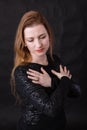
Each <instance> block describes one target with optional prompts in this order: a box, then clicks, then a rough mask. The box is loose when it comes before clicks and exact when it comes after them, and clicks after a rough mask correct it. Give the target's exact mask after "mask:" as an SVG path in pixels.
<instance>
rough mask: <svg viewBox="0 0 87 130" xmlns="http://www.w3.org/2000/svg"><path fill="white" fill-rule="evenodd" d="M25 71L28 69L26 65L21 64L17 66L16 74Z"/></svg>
mask: <svg viewBox="0 0 87 130" xmlns="http://www.w3.org/2000/svg"><path fill="white" fill-rule="evenodd" d="M24 71H26V65H19V66H17V67H16V68H15V70H14V74H17V73H22V72H24Z"/></svg>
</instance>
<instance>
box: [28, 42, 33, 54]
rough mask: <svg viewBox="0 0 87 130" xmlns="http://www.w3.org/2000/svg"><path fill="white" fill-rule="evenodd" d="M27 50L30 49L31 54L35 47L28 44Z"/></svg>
mask: <svg viewBox="0 0 87 130" xmlns="http://www.w3.org/2000/svg"><path fill="white" fill-rule="evenodd" d="M27 48H28V50H29V51H30V52H31V51H32V50H33V49H34V47H33V46H31V45H28V44H27Z"/></svg>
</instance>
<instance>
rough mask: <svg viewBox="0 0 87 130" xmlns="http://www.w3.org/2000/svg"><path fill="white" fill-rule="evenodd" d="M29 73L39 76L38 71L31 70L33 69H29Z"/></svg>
mask: <svg viewBox="0 0 87 130" xmlns="http://www.w3.org/2000/svg"><path fill="white" fill-rule="evenodd" d="M29 72H32V73H35V74H37V75H39V74H40V73H39V72H38V71H36V70H33V69H29Z"/></svg>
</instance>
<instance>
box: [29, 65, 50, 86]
mask: <svg viewBox="0 0 87 130" xmlns="http://www.w3.org/2000/svg"><path fill="white" fill-rule="evenodd" d="M41 72H42V73H40V72H38V71H35V70H33V69H29V70H28V71H27V74H28V78H29V79H31V80H32V82H33V83H35V84H40V85H42V86H44V87H51V77H50V76H49V74H48V73H47V72H46V71H45V70H44V69H43V68H42V67H41Z"/></svg>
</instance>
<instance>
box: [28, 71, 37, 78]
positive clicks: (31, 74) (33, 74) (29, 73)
mask: <svg viewBox="0 0 87 130" xmlns="http://www.w3.org/2000/svg"><path fill="white" fill-rule="evenodd" d="M27 74H28V75H30V76H33V77H35V76H37V75H36V74H35V73H33V72H30V71H27Z"/></svg>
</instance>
